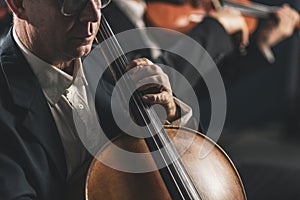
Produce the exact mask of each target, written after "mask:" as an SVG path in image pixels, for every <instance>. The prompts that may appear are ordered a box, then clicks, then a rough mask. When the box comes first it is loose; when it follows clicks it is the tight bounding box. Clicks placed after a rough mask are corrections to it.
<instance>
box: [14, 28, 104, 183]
mask: <svg viewBox="0 0 300 200" xmlns="http://www.w3.org/2000/svg"><path fill="white" fill-rule="evenodd" d="M13 37H14V40H15V41H16V43H17V45H18V46H19V47H20V49H21V52H22V53H23V55H24V56H25V58H26V60H27V61H28V63H29V65H30V66H31V68H32V70H33V72H34V74H35V75H36V77H37V79H38V81H39V83H40V85H41V88H42V90H43V93H44V95H45V97H46V99H47V101H48V105H49V108H50V110H51V112H52V115H53V118H54V120H55V123H56V125H57V128H58V132H59V134H60V138H61V141H62V144H63V147H64V152H65V157H66V162H67V168H68V178H70V177H71V176H72V175H73V174H74V173H75V172H76V171H77V169H79V168H80V166H81V165H82V164H83V163H84V161H85V160H86V159H87V158H89V157H88V152H87V150H86V148H84V146H83V143H82V141H85V143H87V142H89V143H88V145H94V146H95V148H96V146H97V143H98V142H100V141H99V139H100V138H95V137H96V136H95V135H97V132H99V130H100V129H99V123H98V118H97V114H96V112H95V108H94V107H93V105H94V103H91V102H89V101H92V100H91V99H89V96H90V94H89V90H88V89H87V88H88V87H87V85H88V83H87V81H86V78H85V76H84V73H83V70H82V64H81V60H80V59H77V60H75V61H74V72H73V76H70V75H69V74H67V73H65V72H64V71H62V70H60V69H58V68H56V67H55V66H52V65H50V64H48V63H46V62H45V61H43V60H42V59H40V58H38V57H37V56H35V55H34V54H32V53H31V52H30V51H29V50H28V49H27V48H26V47H25V46H24V45H23V44H22V43H21V41H20V40H19V39H18V37H17V35H16V33H15V31H13ZM99 135H100V134H99ZM99 135H98V136H99ZM99 137H100V136H99ZM87 140H89V141H87ZM89 148H94V147H91V146H90V147H89Z"/></svg>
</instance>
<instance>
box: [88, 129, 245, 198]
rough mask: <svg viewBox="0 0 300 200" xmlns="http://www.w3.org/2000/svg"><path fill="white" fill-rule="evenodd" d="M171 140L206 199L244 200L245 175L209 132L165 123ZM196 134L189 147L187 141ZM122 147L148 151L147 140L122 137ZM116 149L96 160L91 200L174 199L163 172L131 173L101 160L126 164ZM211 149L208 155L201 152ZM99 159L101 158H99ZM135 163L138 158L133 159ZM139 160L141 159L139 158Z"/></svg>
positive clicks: (109, 147)
mask: <svg viewBox="0 0 300 200" xmlns="http://www.w3.org/2000/svg"><path fill="white" fill-rule="evenodd" d="M165 130H166V132H167V133H168V136H169V137H170V139H171V141H172V142H173V144H174V146H175V148H176V150H177V151H178V152H179V155H180V157H181V159H182V161H183V163H184V166H185V168H186V170H187V171H188V173H189V175H190V176H191V178H192V180H193V182H194V184H195V186H196V188H197V190H198V192H199V194H200V196H201V199H202V200H244V199H246V193H245V190H244V187H243V184H242V181H241V178H240V176H239V174H238V172H237V170H236V168H235V166H234V164H233V163H232V162H231V160H230V159H229V157H228V156H227V155H226V153H225V152H224V151H223V150H222V149H221V148H220V147H219V146H218V145H217V144H216V143H214V142H213V141H212V140H210V139H209V138H208V137H206V136H205V135H203V134H201V133H198V132H196V131H193V130H191V129H187V128H179V127H175V126H165ZM190 137H195V138H194V140H193V142H192V144H190V145H188V148H186V145H185V142H188V141H189V138H190ZM113 144H114V145H117V146H118V147H120V148H122V149H124V150H127V151H130V152H136V153H146V152H148V151H149V150H148V147H147V145H146V143H145V141H144V140H143V139H137V138H133V137H130V136H125V135H124V136H120V137H118V138H115V140H113ZM113 149H114V148H112V144H110V145H107V146H105V147H104V148H103V149H102V151H100V152H99V154H98V157H97V159H94V160H93V162H92V164H91V166H90V169H89V172H88V176H87V180H86V199H87V200H100V199H105V200H117V199H122V200H138V199H143V200H144V199H145V200H148V199H149V200H154V199H162V200H163V199H171V197H170V194H169V192H168V190H167V188H166V186H165V183H164V181H163V180H162V178H161V176H160V173H159V171H153V172H147V173H127V172H122V171H118V170H116V169H112V168H110V167H109V166H106V165H104V164H103V163H102V162H100V161H99V160H105V161H108V162H113V163H114V164H116V165H122V164H124V163H123V161H124V160H123V161H122V158H120V156H118V153H116V152H115V151H114V150H113ZM210 149H211V151H210V152H209V153H208V154H207V155H206V156H204V157H201V156H200V152H201V151H204V152H205V151H206V150H210ZM98 159H99V160H98ZM132 162H134V161H132ZM135 162H137V161H135ZM141 163H142V165H155V163H154V161H153V160H152V158H151V157H145V159H144V160H142V161H139V163H137V164H141Z"/></svg>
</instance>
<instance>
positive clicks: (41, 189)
mask: <svg viewBox="0 0 300 200" xmlns="http://www.w3.org/2000/svg"><path fill="white" fill-rule="evenodd" d="M0 67H1V68H0V185H1V186H0V199H3V200H6V199H43V200H47V199H49V200H53V199H58V200H59V199H65V196H64V193H65V189H66V162H65V158H64V151H63V147H62V143H61V140H60V136H59V133H58V130H57V127H56V125H55V122H54V119H53V117H52V115H51V112H50V109H49V107H48V104H47V101H46V99H45V96H44V94H43V92H42V90H41V88H40V85H39V83H38V80H37V79H36V77H35V75H34V74H33V72H32V71H31V68H30V66H29V64H28V63H27V62H26V60H25V58H24V57H23V55H22V53H21V52H20V50H19V49H18V47H17V46H16V43H15V41H14V40H13V39H12V34H11V33H10V34H9V35H8V36H7V38H6V40H5V41H4V43H3V44H2V46H1V48H0Z"/></svg>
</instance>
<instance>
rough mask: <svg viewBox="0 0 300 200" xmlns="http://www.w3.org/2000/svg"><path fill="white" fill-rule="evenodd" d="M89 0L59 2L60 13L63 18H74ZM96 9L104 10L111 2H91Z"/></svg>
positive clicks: (64, 0)
mask: <svg viewBox="0 0 300 200" xmlns="http://www.w3.org/2000/svg"><path fill="white" fill-rule="evenodd" d="M89 1H90V0H61V13H62V14H63V15H64V16H74V15H77V14H79V13H80V12H81V11H82V10H83V9H84V7H85V6H86V4H87V3H88V2H89ZM92 1H94V3H95V5H96V7H97V9H99V10H100V9H103V8H105V7H106V6H107V5H108V4H109V3H110V2H111V0H92Z"/></svg>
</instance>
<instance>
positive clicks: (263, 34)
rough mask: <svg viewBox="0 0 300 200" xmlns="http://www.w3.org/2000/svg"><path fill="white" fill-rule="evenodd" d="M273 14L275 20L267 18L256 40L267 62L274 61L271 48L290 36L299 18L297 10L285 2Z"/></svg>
mask: <svg viewBox="0 0 300 200" xmlns="http://www.w3.org/2000/svg"><path fill="white" fill-rule="evenodd" d="M274 15H275V17H276V20H274V19H270V20H267V21H266V22H265V23H264V24H263V26H262V28H261V29H260V30H259V33H258V36H257V40H256V43H257V46H258V48H259V49H260V50H261V51H262V53H263V54H264V55H265V57H266V58H267V59H268V61H269V62H274V56H273V53H272V51H271V48H272V47H274V46H275V45H277V44H278V43H279V42H281V41H282V40H284V39H286V38H288V37H290V36H291V35H292V34H293V32H294V30H295V28H296V27H297V26H298V24H299V20H300V18H299V14H298V12H297V11H296V10H294V9H293V8H291V7H290V6H289V5H287V4H285V5H283V6H282V7H280V8H279V9H278V10H276V11H274Z"/></svg>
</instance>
